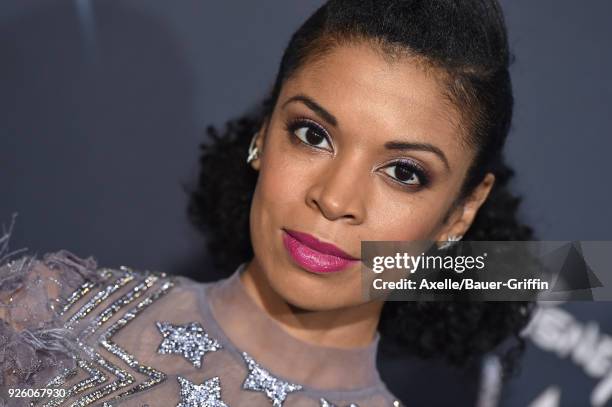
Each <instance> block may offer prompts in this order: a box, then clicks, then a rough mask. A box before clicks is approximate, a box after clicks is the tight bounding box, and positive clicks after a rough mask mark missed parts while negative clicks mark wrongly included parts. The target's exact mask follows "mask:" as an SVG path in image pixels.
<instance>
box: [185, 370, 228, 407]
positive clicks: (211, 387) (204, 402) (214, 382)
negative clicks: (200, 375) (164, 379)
mask: <svg viewBox="0 0 612 407" xmlns="http://www.w3.org/2000/svg"><path fill="white" fill-rule="evenodd" d="M177 379H178V382H179V383H180V385H181V401H180V402H179V403H178V404H177V406H176V407H228V406H227V404H225V403H224V402H223V401H222V400H221V383H220V382H219V377H217V376H215V377H213V378H212V379H208V380H205V381H204V382H203V383H202V384H194V383H193V382H191V381H190V380H188V379H185V378H184V377H181V376H178V377H177Z"/></svg>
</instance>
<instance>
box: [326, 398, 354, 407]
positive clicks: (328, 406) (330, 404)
mask: <svg viewBox="0 0 612 407" xmlns="http://www.w3.org/2000/svg"><path fill="white" fill-rule="evenodd" d="M320 401H321V407H336V405H335V404H334V403H330V402H329V401H327V400H325V399H321V400H320ZM347 407H359V406H358V405H357V404H355V403H351V404H349V405H348V406H347Z"/></svg>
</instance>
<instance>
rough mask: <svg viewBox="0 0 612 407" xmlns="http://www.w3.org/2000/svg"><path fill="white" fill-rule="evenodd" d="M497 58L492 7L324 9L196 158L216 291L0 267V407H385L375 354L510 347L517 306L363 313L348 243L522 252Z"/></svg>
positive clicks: (19, 265) (390, 399)
mask: <svg viewBox="0 0 612 407" xmlns="http://www.w3.org/2000/svg"><path fill="white" fill-rule="evenodd" d="M509 59H510V58H509V51H508V44H507V39H506V31H505V26H504V22H503V17H502V14H501V11H500V7H499V5H498V4H497V3H496V2H495V1H494V0H470V1H460V2H459V1H450V0H446V1H445V0H436V1H430V0H428V1H400V0H364V1H350V0H331V1H329V2H328V3H326V4H325V5H323V6H322V7H321V8H319V9H318V10H317V11H316V12H315V13H314V14H313V15H312V16H311V17H310V18H309V19H308V20H307V21H306V22H305V23H304V24H303V25H302V26H301V27H300V28H299V29H298V31H297V32H296V33H295V34H294V35H293V37H292V38H291V41H290V43H289V45H288V46H287V49H286V50H285V53H284V55H283V58H282V61H281V64H280V69H279V72H278V74H277V79H276V82H275V84H274V86H273V89H272V91H271V94H270V95H269V97H267V98H266V99H265V102H264V103H263V104H262V108H261V109H260V110H258V111H256V112H255V113H253V114H252V115H247V116H246V117H244V118H242V119H239V120H238V121H235V122H230V123H229V125H228V128H227V129H226V131H225V132H224V134H221V135H220V134H218V133H217V132H216V131H214V130H213V129H211V130H210V133H211V136H212V139H213V142H212V144H210V145H205V146H204V148H203V150H204V151H203V155H202V158H201V164H202V170H201V176H200V180H199V184H198V187H197V188H196V189H195V190H194V191H193V193H192V200H191V203H190V207H189V213H190V216H191V219H192V220H193V222H194V224H195V225H197V226H198V227H201V228H202V229H204V230H205V231H206V232H207V233H208V236H209V246H210V249H211V253H212V255H213V256H214V259H215V261H216V264H217V266H218V267H219V268H220V269H222V270H226V271H227V272H228V273H231V275H230V276H229V277H228V278H226V279H224V280H221V281H218V282H214V283H208V284H202V283H197V282H195V281H193V280H191V279H188V278H186V277H170V276H167V275H165V274H163V273H151V272H138V271H134V270H131V269H130V268H128V267H123V268H121V269H120V270H112V269H105V268H98V266H97V264H96V262H95V261H94V259H93V258H89V259H82V258H79V257H77V256H75V255H74V254H72V253H70V252H68V251H60V252H58V253H48V254H46V255H45V256H44V257H43V258H42V259H41V260H36V259H35V258H34V257H32V256H29V257H28V256H26V257H22V258H21V259H18V260H12V261H8V259H5V260H4V263H5V265H4V267H3V268H2V273H1V274H0V278H1V280H0V282H1V283H2V285H1V286H0V287H1V288H2V291H1V293H2V301H3V302H4V304H5V307H3V308H1V310H2V314H0V317H2V319H3V321H2V324H0V329H1V331H0V333H2V335H3V336H4V337H6V338H7V339H6V340H5V342H4V343H3V350H4V352H5V357H4V360H3V361H2V368H3V373H4V376H3V377H4V382H3V388H4V389H5V390H3V393H4V394H3V396H4V397H7V394H8V396H9V397H7V400H8V403H13V404H14V405H19V403H20V402H24V399H22V398H19V397H15V395H14V394H12V395H11V394H9V390H8V389H9V388H15V387H22V388H23V387H30V388H33V389H47V393H45V394H42V393H40V394H38V396H40V397H39V399H40V400H39V401H40V404H41V405H60V404H61V403H63V402H66V403H68V400H69V401H70V402H75V404H71V405H88V404H92V403H93V404H100V405H119V404H120V405H138V406H142V405H149V406H158V405H159V406H169V405H178V406H226V405H228V406H259V405H261V406H266V405H273V406H283V405H284V406H346V405H358V406H362V407H363V406H393V405H399V401H398V400H397V399H396V398H395V397H394V396H393V395H392V394H391V393H390V392H389V391H388V390H387V388H386V387H385V385H384V383H383V382H382V381H381V380H380V378H379V376H378V372H377V370H376V365H375V356H376V351H377V348H378V342H379V339H380V337H381V336H384V337H386V338H389V340H393V341H395V342H397V343H398V344H400V345H402V346H404V347H406V349H408V350H409V351H411V352H413V353H415V354H416V355H419V356H423V357H428V356H434V355H437V356H443V357H446V358H447V359H448V360H449V361H450V362H451V363H455V364H466V363H469V362H470V361H473V360H476V359H478V357H479V356H481V355H482V354H484V353H486V352H489V351H491V350H493V349H495V347H496V346H497V345H499V344H500V343H501V342H502V341H504V340H505V339H507V338H509V337H510V338H515V339H516V340H518V332H519V331H520V329H521V328H522V327H523V326H524V324H525V323H526V321H527V318H528V315H529V308H528V306H527V305H526V304H522V303H462V304H453V303H434V302H431V303H417V302H405V303H400V302H388V303H383V302H380V301H366V300H364V299H363V298H362V297H361V295H360V287H361V277H360V272H359V269H360V262H359V258H360V243H361V241H362V240H396V241H405V240H436V241H455V240H458V239H461V238H462V237H463V238H465V239H468V240H526V239H529V238H530V237H531V230H530V229H529V228H528V227H526V226H524V225H522V224H521V223H520V222H519V221H518V220H517V219H516V214H515V213H516V208H517V206H518V199H517V198H515V197H513V195H512V194H510V193H509V192H508V191H507V189H506V184H507V182H508V179H509V178H510V176H511V175H512V172H511V170H510V169H509V168H508V167H507V166H506V165H505V164H504V161H503V154H502V148H503V145H504V141H505V139H506V136H507V134H508V130H509V127H510V121H511V115H512V103H513V98H512V90H511V83H510V77H509V73H508V65H509ZM247 147H248V148H247ZM5 257H6V256H5ZM407 385H409V383H407ZM51 390H53V391H54V393H53V391H51ZM41 392H42V390H41ZM405 402H406V403H407V404H408V405H410V400H405ZM9 405H10V404H9ZM66 405H68V404H66Z"/></svg>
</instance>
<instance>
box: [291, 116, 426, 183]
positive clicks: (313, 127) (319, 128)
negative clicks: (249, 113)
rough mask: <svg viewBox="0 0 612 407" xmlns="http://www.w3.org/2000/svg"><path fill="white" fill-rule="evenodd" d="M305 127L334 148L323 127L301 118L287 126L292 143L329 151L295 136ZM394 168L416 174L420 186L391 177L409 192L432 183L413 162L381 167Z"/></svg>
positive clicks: (399, 161) (394, 163)
mask: <svg viewBox="0 0 612 407" xmlns="http://www.w3.org/2000/svg"><path fill="white" fill-rule="evenodd" d="M303 127H308V128H309V129H310V130H312V131H315V132H316V133H317V134H319V135H321V136H322V137H324V138H325V140H327V142H328V143H329V145H331V146H332V147H333V144H332V143H331V138H330V136H329V133H328V132H327V131H326V130H325V129H324V128H323V127H322V126H320V125H319V124H318V123H316V122H315V121H313V120H311V119H307V118H303V117H300V118H297V119H293V120H290V121H288V122H287V123H286V124H285V131H286V132H287V135H288V136H289V137H290V138H291V139H292V141H297V142H299V143H301V144H302V145H304V146H306V147H309V148H314V149H316V150H323V151H327V150H326V149H324V148H321V147H316V146H315V145H312V144H308V143H305V142H304V141H302V140H301V139H300V138H299V137H298V136H297V135H296V134H295V131H296V130H298V129H300V128H303ZM394 166H398V167H399V166H403V167H407V168H408V170H409V171H410V172H412V173H414V174H415V175H416V176H417V178H418V179H419V185H414V184H407V183H405V182H402V181H399V180H398V179H397V178H393V177H392V176H390V175H389V178H391V180H392V182H395V183H396V184H399V185H400V187H401V188H404V189H406V190H409V191H415V190H417V189H421V188H424V187H426V186H427V185H428V184H429V183H430V177H429V174H428V172H427V171H426V170H425V169H424V168H423V167H422V166H421V165H419V164H417V163H415V162H414V161H412V160H407V159H401V160H397V161H393V162H391V163H389V164H387V165H385V166H383V167H381V169H385V168H391V167H394Z"/></svg>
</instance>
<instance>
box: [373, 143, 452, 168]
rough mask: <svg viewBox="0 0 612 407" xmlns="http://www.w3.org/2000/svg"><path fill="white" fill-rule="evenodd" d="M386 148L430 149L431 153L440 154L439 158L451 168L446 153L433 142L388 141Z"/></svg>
mask: <svg viewBox="0 0 612 407" xmlns="http://www.w3.org/2000/svg"><path fill="white" fill-rule="evenodd" d="M385 148H386V149H387V150H417V151H428V152H430V153H434V154H435V155H437V156H438V158H440V160H442V162H443V163H444V166H445V167H446V169H447V170H450V166H449V164H448V159H447V158H446V155H444V152H443V151H442V150H440V149H439V148H438V147H436V146H434V145H432V144H428V143H412V142H408V141H387V142H386V143H385Z"/></svg>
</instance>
